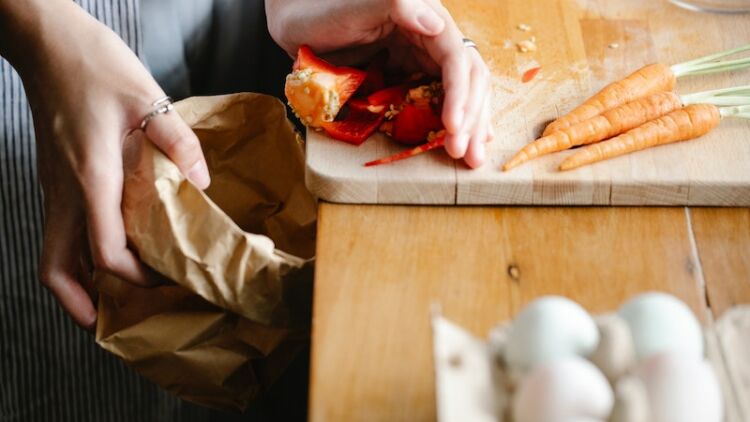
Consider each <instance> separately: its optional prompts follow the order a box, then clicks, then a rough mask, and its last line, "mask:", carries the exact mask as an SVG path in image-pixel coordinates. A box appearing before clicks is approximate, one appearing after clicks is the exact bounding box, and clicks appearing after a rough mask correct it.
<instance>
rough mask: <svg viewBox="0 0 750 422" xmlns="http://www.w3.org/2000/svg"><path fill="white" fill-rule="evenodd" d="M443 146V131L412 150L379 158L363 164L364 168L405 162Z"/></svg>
mask: <svg viewBox="0 0 750 422" xmlns="http://www.w3.org/2000/svg"><path fill="white" fill-rule="evenodd" d="M444 145H445V131H444V130H441V131H440V132H438V133H437V134H436V135H435V136H434V137H432V139H431V140H429V141H428V142H426V143H424V144H422V145H420V146H418V147H416V148H412V149H408V150H406V151H402V152H399V153H398V154H394V155H391V156H390V157H385V158H381V159H378V160H373V161H369V162H367V163H365V167H372V166H379V165H381V164H389V163H392V162H394V161H400V160H405V159H407V158H410V157H413V156H415V155H419V154H421V153H423V152H427V151H430V150H433V149H436V148H440V147H442V146H444Z"/></svg>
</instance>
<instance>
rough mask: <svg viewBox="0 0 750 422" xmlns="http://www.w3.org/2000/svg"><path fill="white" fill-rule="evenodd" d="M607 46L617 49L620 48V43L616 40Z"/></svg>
mask: <svg viewBox="0 0 750 422" xmlns="http://www.w3.org/2000/svg"><path fill="white" fill-rule="evenodd" d="M607 47H609V48H611V49H613V50H615V49H618V48H620V44H618V43H616V42H613V43H612V44H610V45H608V46H607Z"/></svg>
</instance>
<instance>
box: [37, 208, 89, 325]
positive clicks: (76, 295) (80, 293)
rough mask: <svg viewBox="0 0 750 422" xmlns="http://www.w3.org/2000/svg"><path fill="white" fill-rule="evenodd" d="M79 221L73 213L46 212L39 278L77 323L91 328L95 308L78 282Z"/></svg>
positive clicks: (80, 245)
mask: <svg viewBox="0 0 750 422" xmlns="http://www.w3.org/2000/svg"><path fill="white" fill-rule="evenodd" d="M48 210H49V208H48ZM82 220H83V217H82V216H78V217H76V216H75V215H73V214H72V213H68V214H67V215H66V214H62V215H61V214H60V213H55V212H48V213H47V219H46V225H45V233H44V246H43V248H42V260H41V263H40V268H39V278H40V280H41V282H42V284H43V285H44V286H45V287H47V289H49V291H50V292H51V293H52V294H53V295H54V296H55V298H56V299H57V301H58V303H60V306H62V308H63V309H64V310H65V311H66V312H67V313H68V314H69V315H70V316H71V317H72V318H73V320H74V321H75V323H76V324H78V325H80V326H81V327H83V328H86V329H92V328H93V327H94V324H95V323H96V309H95V308H94V304H93V302H92V301H91V298H90V296H89V294H88V293H87V292H86V289H85V288H84V287H83V286H82V285H81V283H80V276H81V273H80V271H79V268H80V267H79V259H80V256H81V252H82V249H81V247H82V242H81V237H82V236H83V235H84V234H83V221H82ZM83 252H84V253H87V251H83Z"/></svg>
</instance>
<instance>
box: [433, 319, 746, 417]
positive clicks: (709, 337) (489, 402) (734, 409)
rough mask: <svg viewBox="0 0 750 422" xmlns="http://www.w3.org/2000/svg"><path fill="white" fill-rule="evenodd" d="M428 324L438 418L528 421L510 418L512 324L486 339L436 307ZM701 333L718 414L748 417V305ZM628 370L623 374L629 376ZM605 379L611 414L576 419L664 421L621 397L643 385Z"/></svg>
mask: <svg viewBox="0 0 750 422" xmlns="http://www.w3.org/2000/svg"><path fill="white" fill-rule="evenodd" d="M614 315H615V314H605V315H599V316H596V317H594V320H595V322H596V323H597V326H598V327H602V326H603V325H606V324H607V321H608V320H611V318H613V316H614ZM432 328H433V352H434V358H435V370H436V399H437V411H438V412H437V413H438V420H439V421H440V422H464V421H476V422H484V421H487V422H490V421H492V422H527V421H515V420H514V419H513V412H512V406H513V405H514V404H513V403H514V391H516V390H518V386H519V384H520V380H521V379H522V373H521V372H520V371H514V370H513V369H512V368H510V367H509V365H508V363H507V362H505V361H504V358H503V356H504V350H505V349H506V346H507V337H508V333H509V329H510V323H506V324H502V325H499V326H497V327H495V328H494V329H493V330H492V331H491V332H490V334H489V335H488V337H487V338H486V339H482V338H479V337H476V336H474V335H473V334H472V333H470V332H469V331H467V330H466V329H464V328H463V327H461V326H460V325H458V324H456V323H454V322H452V321H450V320H449V319H447V318H446V317H444V316H443V315H442V314H441V312H440V310H439V309H437V308H436V309H433V315H432ZM702 337H703V342H704V344H703V346H704V347H703V350H704V351H705V355H704V357H705V362H707V363H708V365H709V366H710V368H712V369H713V375H715V377H714V379H715V380H716V381H717V382H718V384H719V389H720V391H721V397H719V400H720V403H721V406H722V408H723V415H724V416H723V418H722V419H723V420H724V421H727V422H744V421H750V382H749V381H748V380H750V306H747V305H746V306H737V307H735V308H733V309H731V310H729V311H727V312H725V314H724V315H723V316H722V318H721V319H719V320H718V321H717V322H716V323H713V324H710V325H709V326H707V327H704V328H703V335H702ZM612 353H615V354H616V353H617V351H612ZM589 358H591V357H589ZM592 359H594V360H595V358H592ZM599 359H601V357H599ZM602 372H607V371H606V370H605V371H602ZM630 372H631V371H629V372H628V376H627V377H625V376H623V377H622V378H623V379H625V378H627V379H632V378H633V377H632V376H630V375H631V373H630ZM576 378H577V377H572V378H571V379H569V380H567V381H568V382H569V383H571V386H570V388H575V386H574V385H573V384H575V382H577V380H576ZM607 381H608V383H609V385H610V387H611V388H612V390H613V391H614V393H613V394H614V403H615V404H614V408H613V410H612V412H611V414H610V416H609V418H605V419H592V418H588V419H585V418H579V419H575V420H577V421H580V422H583V421H591V422H593V421H597V420H600V421H608V422H609V421H617V420H632V421H639V422H665V421H655V420H653V418H649V417H648V416H645V415H648V413H649V409H647V408H646V409H644V408H643V407H644V406H646V407H647V406H648V403H647V402H643V401H640V400H635V401H632V400H630V401H629V400H622V398H623V397H625V398H627V397H628V394H631V393H632V392H633V391H632V390H637V389H639V388H640V389H641V390H642V389H643V386H638V385H635V386H634V385H632V384H630V383H629V382H627V381H625V380H623V381H622V382H618V381H620V379H609V380H607ZM704 383H705V381H704ZM629 390H630V391H629ZM592 400H595V398H592V397H587V398H586V401H587V402H589V403H590V402H591V401H592ZM706 400H709V398H707V397H701V400H699V402H700V403H698V405H703V404H706V403H705V401H706ZM532 401H534V402H535V403H536V405H539V406H541V405H544V403H543V398H541V397H532ZM691 405H693V404H691ZM571 421H572V419H570V418H561V419H560V421H559V422H571ZM681 422H682V421H681Z"/></svg>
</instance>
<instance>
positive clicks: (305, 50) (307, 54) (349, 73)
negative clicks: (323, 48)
mask: <svg viewBox="0 0 750 422" xmlns="http://www.w3.org/2000/svg"><path fill="white" fill-rule="evenodd" d="M293 69H294V70H302V69H312V70H313V71H314V72H317V73H330V74H332V75H334V76H335V77H336V92H337V94H338V96H339V102H340V103H341V104H344V103H346V102H347V101H348V100H349V98H350V97H351V96H352V94H354V92H355V91H356V90H357V88H359V86H360V85H362V83H363V82H364V81H365V79H366V78H367V73H366V72H365V71H363V70H359V69H356V68H353V67H346V66H334V65H332V64H331V63H328V62H327V61H325V60H323V59H321V58H320V57H318V56H316V55H315V53H313V51H312V50H311V49H310V47H308V46H306V45H303V46H302V47H300V48H299V51H298V52H297V60H296V61H295V62H294V67H293Z"/></svg>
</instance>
